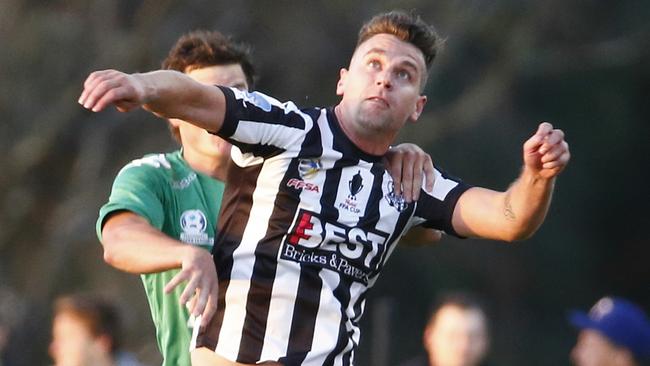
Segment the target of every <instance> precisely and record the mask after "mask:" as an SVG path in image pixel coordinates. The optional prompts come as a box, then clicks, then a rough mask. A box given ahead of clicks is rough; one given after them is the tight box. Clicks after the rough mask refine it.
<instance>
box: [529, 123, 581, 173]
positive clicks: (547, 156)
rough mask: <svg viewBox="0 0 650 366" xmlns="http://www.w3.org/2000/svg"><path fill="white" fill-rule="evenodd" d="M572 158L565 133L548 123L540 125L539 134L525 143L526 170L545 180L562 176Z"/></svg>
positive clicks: (536, 133)
mask: <svg viewBox="0 0 650 366" xmlns="http://www.w3.org/2000/svg"><path fill="white" fill-rule="evenodd" d="M570 158H571V153H570V152H569V144H567V142H566V141H564V132H562V130H558V129H554V128H553V125H551V124H550V123H548V122H542V123H540V124H539V127H538V128H537V132H535V134H534V135H533V136H532V137H531V138H529V139H528V141H526V142H525V143H524V168H525V169H528V170H529V171H531V172H532V173H533V174H534V175H536V176H538V177H541V178H544V179H550V178H553V177H556V176H557V175H558V174H560V172H561V171H562V170H563V169H564V167H566V165H567V164H568V163H569V159H570Z"/></svg>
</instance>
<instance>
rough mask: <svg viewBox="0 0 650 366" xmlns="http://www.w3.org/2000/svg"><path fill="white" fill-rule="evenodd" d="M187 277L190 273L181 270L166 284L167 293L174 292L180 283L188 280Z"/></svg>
mask: <svg viewBox="0 0 650 366" xmlns="http://www.w3.org/2000/svg"><path fill="white" fill-rule="evenodd" d="M187 277H189V274H188V273H187V272H184V271H180V272H178V273H177V274H176V276H174V277H173V278H172V279H171V280H170V281H169V282H167V284H166V285H165V293H166V294H168V293H170V292H172V291H173V290H174V289H175V288H176V286H178V284H180V283H181V282H183V281H185V280H187Z"/></svg>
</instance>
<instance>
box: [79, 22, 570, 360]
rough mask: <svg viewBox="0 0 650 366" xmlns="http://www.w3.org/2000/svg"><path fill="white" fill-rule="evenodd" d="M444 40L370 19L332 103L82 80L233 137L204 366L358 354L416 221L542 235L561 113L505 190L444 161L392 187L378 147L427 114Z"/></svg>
mask: <svg viewBox="0 0 650 366" xmlns="http://www.w3.org/2000/svg"><path fill="white" fill-rule="evenodd" d="M438 43H439V38H438V36H437V35H436V33H435V31H434V30H433V28H432V27H431V26H429V25H428V24H426V23H424V22H423V21H422V20H421V19H420V18H419V17H417V16H415V15H413V14H408V13H403V12H399V11H397V12H390V13H385V14H380V15H378V16H376V17H374V18H373V19H371V21H370V22H369V23H367V24H365V25H364V27H363V28H362V30H361V32H360V34H359V40H358V43H357V47H356V49H355V51H354V53H353V55H352V59H351V61H350V65H349V67H348V68H344V69H341V72H340V79H339V82H338V83H337V85H336V92H337V94H338V95H340V96H341V101H340V102H339V103H338V105H336V106H335V107H333V108H298V107H297V106H296V105H295V104H293V103H291V102H286V103H280V102H279V101H277V100H275V99H273V98H271V97H269V96H266V95H264V94H261V93H247V92H242V91H240V90H237V89H232V88H226V87H210V86H206V85H203V84H200V83H196V82H194V81H193V80H192V79H190V78H187V77H186V76H184V75H182V74H179V73H172V72H168V71H154V72H151V73H146V74H133V75H129V74H124V73H121V72H119V71H115V70H104V71H98V72H94V73H92V74H91V75H90V76H89V77H88V79H86V82H85V84H84V91H83V92H82V94H81V96H80V98H79V103H80V104H82V105H83V106H84V107H85V108H87V109H90V110H92V111H96V112H97V111H101V110H102V109H104V108H106V107H107V106H109V105H114V106H116V107H117V109H118V110H120V111H129V110H132V109H134V108H136V107H140V106H142V107H144V108H145V109H146V110H148V111H151V112H152V113H155V114H156V115H159V116H163V117H167V118H182V119H183V120H185V121H188V122H190V123H192V124H194V125H196V126H198V127H202V128H205V129H206V130H208V131H211V132H213V133H216V134H217V135H219V136H221V137H222V138H224V139H226V140H228V141H229V142H231V143H232V144H233V145H235V146H236V147H237V149H233V150H232V162H233V163H232V164H230V165H229V170H228V186H227V187H226V190H225V192H224V199H223V208H222V210H221V214H220V220H219V230H220V235H219V237H218V239H217V241H216V242H215V245H214V248H213V258H214V262H215V266H216V269H217V273H218V278H219V297H218V304H217V308H218V309H217V312H216V314H215V316H213V318H212V319H211V321H210V323H209V324H208V325H207V326H206V327H205V329H201V331H198V332H195V334H194V343H195V345H196V349H195V350H193V351H192V361H193V363H194V364H196V365H232V364H236V363H240V364H257V363H261V362H279V363H281V364H286V365H300V364H304V365H350V364H353V363H354V353H355V350H356V349H357V345H358V343H359V339H360V329H359V320H360V318H361V316H362V314H363V309H364V306H365V299H366V296H367V291H368V289H369V288H371V287H372V285H373V284H374V283H375V281H376V280H377V278H378V275H379V274H380V272H381V269H382V268H383V266H384V265H385V263H386V260H387V259H388V257H389V256H390V254H391V252H392V251H393V250H394V249H395V247H396V245H397V242H398V240H399V238H400V237H401V236H402V234H403V233H404V232H405V231H406V230H407V229H409V228H410V227H412V226H415V225H423V226H426V227H432V228H436V229H439V230H444V231H445V232H446V233H448V234H451V235H457V236H462V237H479V238H489V239H496V240H505V241H513V240H518V239H524V238H527V237H529V236H530V235H532V234H533V233H534V232H535V231H536V230H537V229H538V227H539V226H540V225H541V223H542V222H543V220H544V218H545V216H546V212H547V211H548V206H549V204H550V201H551V195H552V192H553V187H554V184H555V178H556V176H557V175H558V174H559V173H560V172H561V171H562V170H563V169H564V167H565V166H566V164H567V163H568V161H569V156H570V154H569V149H568V144H567V143H566V142H565V140H564V134H563V132H562V131H561V130H558V129H555V128H553V126H552V125H551V124H550V123H546V122H544V123H541V124H540V125H539V127H538V129H537V131H536V132H535V133H534V134H533V136H532V137H530V138H529V139H528V140H527V141H526V142H524V144H523V168H522V170H521V173H520V175H519V177H518V178H517V179H516V180H515V181H514V182H513V183H512V184H511V185H510V187H509V188H508V189H507V190H506V191H505V192H499V191H494V190H490V189H486V188H480V187H471V186H469V185H468V184H465V183H463V182H462V181H460V180H458V179H455V178H452V177H451V176H449V175H447V174H445V173H443V172H441V171H436V172H435V176H436V178H435V181H434V186H433V188H432V189H428V188H426V187H423V190H422V192H421V193H420V197H419V199H418V200H417V201H415V202H406V200H404V198H403V196H401V195H399V194H397V193H396V189H395V184H394V182H393V180H392V178H391V177H390V175H389V174H388V173H387V171H386V170H385V167H384V165H383V164H382V162H381V157H382V155H383V154H385V153H386V152H387V151H388V150H389V147H390V144H391V143H392V142H393V140H394V139H395V137H396V135H397V133H398V132H399V130H400V129H401V128H402V127H403V126H404V125H405V124H406V123H407V122H415V121H416V120H417V119H418V118H419V116H420V114H421V113H422V110H423V108H424V105H425V103H426V96H424V95H422V91H423V88H424V84H425V82H426V79H427V74H428V68H429V66H430V65H431V63H432V61H433V59H434V57H435V54H436V51H437V45H438ZM177 283H178V281H172V283H170V285H175V284H177ZM196 330H198V329H196Z"/></svg>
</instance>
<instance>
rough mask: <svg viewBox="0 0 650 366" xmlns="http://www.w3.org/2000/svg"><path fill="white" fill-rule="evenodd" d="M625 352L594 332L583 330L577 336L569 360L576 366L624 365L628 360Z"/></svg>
mask: <svg viewBox="0 0 650 366" xmlns="http://www.w3.org/2000/svg"><path fill="white" fill-rule="evenodd" d="M624 353H626V352H625V350H623V349H621V348H620V347H618V346H616V345H614V344H612V343H611V342H610V341H609V340H608V339H607V338H606V337H605V336H603V335H602V334H601V333H599V332H598V331H595V330H591V329H584V330H582V331H580V334H579V335H578V342H577V343H576V345H575V347H573V350H571V360H572V361H573V364H574V365H576V366H607V365H610V366H611V365H624V364H628V365H631V363H625V362H624V361H623V360H624V359H627V358H629V355H625V354H624Z"/></svg>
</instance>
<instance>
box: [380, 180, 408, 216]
mask: <svg viewBox="0 0 650 366" xmlns="http://www.w3.org/2000/svg"><path fill="white" fill-rule="evenodd" d="M387 188H388V193H387V194H386V195H385V196H384V198H385V199H386V202H388V204H389V205H390V206H391V207H395V209H396V210H397V212H402V211H404V210H405V209H406V208H407V207H408V203H406V200H404V196H403V195H401V194H400V195H399V196H398V195H397V194H395V183H393V181H392V180H390V181H388V186H387Z"/></svg>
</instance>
